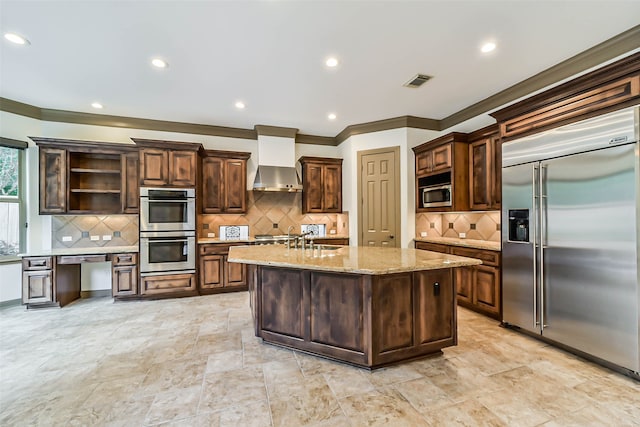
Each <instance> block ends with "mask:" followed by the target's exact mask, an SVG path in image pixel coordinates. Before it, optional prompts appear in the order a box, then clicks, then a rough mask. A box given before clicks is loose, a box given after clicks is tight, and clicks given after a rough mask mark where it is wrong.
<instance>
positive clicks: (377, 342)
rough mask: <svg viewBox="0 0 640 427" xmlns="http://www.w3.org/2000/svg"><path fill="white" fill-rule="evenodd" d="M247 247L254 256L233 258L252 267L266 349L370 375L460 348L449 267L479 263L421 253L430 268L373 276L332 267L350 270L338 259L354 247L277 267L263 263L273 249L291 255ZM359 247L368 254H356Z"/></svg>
mask: <svg viewBox="0 0 640 427" xmlns="http://www.w3.org/2000/svg"><path fill="white" fill-rule="evenodd" d="M246 248H247V249H246V251H249V252H246V251H245V252H246V253H245V254H244V255H247V254H250V256H244V257H243V253H242V251H243V250H245V249H244V248H243V247H237V248H233V250H234V251H236V252H234V253H230V256H229V258H230V261H231V262H243V263H246V264H248V281H249V283H248V285H249V295H250V305H251V311H252V315H253V319H254V330H255V334H256V336H258V337H261V338H262V339H263V340H264V341H265V342H267V343H271V344H276V345H280V346H285V347H289V348H293V349H296V350H300V351H303V352H307V353H311V354H315V355H319V356H323V357H326V358H330V359H334V360H338V361H341V362H345V363H348V364H352V365H356V366H359V367H363V368H367V369H376V368H380V367H383V366H387V365H392V364H396V363H399V362H402V361H407V360H412V359H416V358H422V357H426V356H429V355H437V354H440V353H441V350H442V349H443V348H445V347H450V346H454V345H456V344H457V319H456V298H455V289H454V283H453V273H452V267H456V266H462V265H473V264H479V263H480V261H478V260H475V259H470V258H463V257H455V256H451V255H444V254H437V253H434V252H426V251H420V252H422V254H420V257H427V258H428V259H429V263H428V264H429V265H428V266H425V265H418V266H413V267H412V268H411V269H409V270H407V269H403V268H400V270H407V271H397V272H388V270H389V269H385V271H386V272H385V273H382V272H379V271H378V272H377V273H378V274H373V273H374V272H373V271H371V272H363V271H361V270H362V269H361V268H352V267H347V268H345V267H341V268H340V267H332V266H329V265H328V264H330V263H333V264H342V265H343V266H344V265H345V264H348V262H345V261H344V259H342V260H341V261H342V262H337V263H336V261H338V260H339V259H340V258H338V257H340V256H342V257H349V253H351V254H353V253H354V249H349V248H345V249H344V250H343V249H340V251H342V252H343V253H342V254H340V253H332V256H333V257H332V258H331V259H330V260H329V261H328V262H325V260H324V259H322V258H320V259H318V260H315V261H317V262H314V258H315V257H306V256H305V254H304V253H296V254H294V255H295V258H296V259H295V260H293V259H291V258H293V257H292V256H290V255H291V254H290V253H289V255H288V258H289V259H287V260H286V262H284V263H280V262H278V261H274V260H273V259H272V260H271V261H264V260H265V259H268V258H266V256H267V255H268V254H269V253H271V255H272V256H273V254H274V252H273V251H274V250H279V251H285V250H286V249H280V248H278V249H274V248H272V249H271V250H269V249H267V250H265V249H260V248H264V247H246ZM237 249H239V250H237ZM360 249H364V250H367V249H368V248H359V249H358V248H356V249H355V250H356V251H358V250H360ZM378 249H380V248H378ZM256 250H257V251H256ZM403 251H414V250H411V249H408V250H403ZM256 252H258V253H256ZM336 252H339V251H336ZM260 257H263V258H262V259H263V260H262V261H259V259H260ZM276 257H277V255H276ZM240 260H242V261H240ZM252 260H253V261H252ZM313 264H315V265H313ZM450 264H453V266H451V265H450ZM438 267H439V268H438ZM345 270H349V271H345Z"/></svg>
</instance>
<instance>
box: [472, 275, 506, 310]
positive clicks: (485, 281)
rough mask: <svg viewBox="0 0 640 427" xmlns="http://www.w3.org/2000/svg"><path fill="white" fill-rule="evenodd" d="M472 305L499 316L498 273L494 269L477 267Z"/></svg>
mask: <svg viewBox="0 0 640 427" xmlns="http://www.w3.org/2000/svg"><path fill="white" fill-rule="evenodd" d="M474 269H475V283H474V286H475V289H474V290H473V304H474V305H476V306H477V307H478V308H480V309H482V310H483V311H488V312H490V313H494V314H500V271H499V269H497V268H495V267H490V266H486V265H477V266H475V267H474Z"/></svg>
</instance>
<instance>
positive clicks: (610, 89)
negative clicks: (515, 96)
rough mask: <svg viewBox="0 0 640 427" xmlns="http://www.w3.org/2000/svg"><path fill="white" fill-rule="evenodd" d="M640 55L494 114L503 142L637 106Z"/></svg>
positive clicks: (610, 65)
mask: <svg viewBox="0 0 640 427" xmlns="http://www.w3.org/2000/svg"><path fill="white" fill-rule="evenodd" d="M639 70H640V53H635V54H633V55H630V56H628V57H626V58H623V59H621V60H619V61H616V62H614V63H612V64H609V65H607V66H604V67H602V68H599V69H597V70H595V71H593V72H591V73H588V74H585V75H583V76H580V77H578V78H575V79H573V80H570V81H568V82H566V83H564V84H561V85H559V86H556V87H554V88H552V89H549V90H546V91H544V92H541V93H539V94H537V95H534V96H532V97H529V98H527V99H524V100H522V101H520V102H518V103H516V104H512V105H510V106H508V107H506V108H503V109H502V110H499V111H496V112H495V113H491V116H493V117H494V118H495V119H496V120H497V121H498V125H499V126H500V136H501V138H502V141H503V142H504V141H507V140H511V139H515V138H519V137H522V136H526V135H530V134H534V133H537V132H541V131H544V130H547V129H551V128H555V127H558V126H562V125H566V124H569V123H573V122H577V121H580V120H583V119H587V118H590V117H595V116H598V115H601V114H605V113H608V112H611V111H614V110H618V109H621V108H624V107H628V106H632V105H635V104H637V103H638V100H639V98H640V71H639Z"/></svg>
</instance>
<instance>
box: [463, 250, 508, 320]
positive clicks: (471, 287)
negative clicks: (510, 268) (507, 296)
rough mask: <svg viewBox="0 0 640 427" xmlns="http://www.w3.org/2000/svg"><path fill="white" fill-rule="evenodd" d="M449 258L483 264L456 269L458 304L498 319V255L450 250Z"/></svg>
mask: <svg viewBox="0 0 640 427" xmlns="http://www.w3.org/2000/svg"><path fill="white" fill-rule="evenodd" d="M451 254H452V255H459V256H464V257H469V258H477V259H480V260H482V263H483V264H482V265H474V266H472V267H461V268H458V269H456V289H457V293H458V304H460V305H462V306H464V307H467V308H471V309H472V310H475V311H478V312H481V313H484V314H486V315H488V316H491V317H494V318H496V319H498V320H500V319H501V315H502V304H501V299H502V285H501V283H500V253H499V252H496V251H489V250H481V249H471V248H462V247H456V246H454V247H451Z"/></svg>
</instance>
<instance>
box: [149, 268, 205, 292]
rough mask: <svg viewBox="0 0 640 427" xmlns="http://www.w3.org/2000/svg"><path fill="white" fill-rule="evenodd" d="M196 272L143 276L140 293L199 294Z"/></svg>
mask: <svg viewBox="0 0 640 427" xmlns="http://www.w3.org/2000/svg"><path fill="white" fill-rule="evenodd" d="M197 293H198V290H197V289H196V275H195V273H186V274H170V275H161V276H143V277H141V278H140V294H141V295H144V296H148V297H164V296H167V297H175V296H189V295H197Z"/></svg>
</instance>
